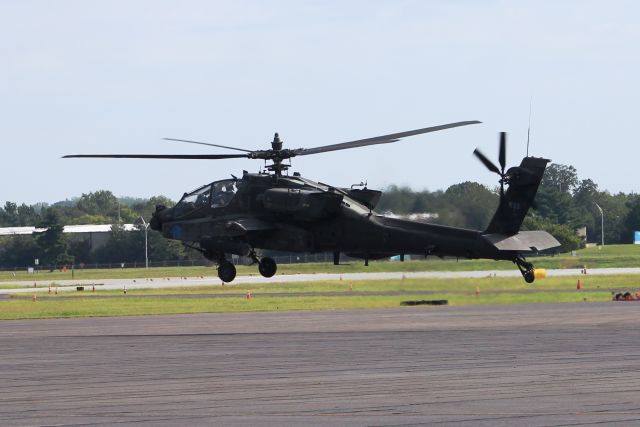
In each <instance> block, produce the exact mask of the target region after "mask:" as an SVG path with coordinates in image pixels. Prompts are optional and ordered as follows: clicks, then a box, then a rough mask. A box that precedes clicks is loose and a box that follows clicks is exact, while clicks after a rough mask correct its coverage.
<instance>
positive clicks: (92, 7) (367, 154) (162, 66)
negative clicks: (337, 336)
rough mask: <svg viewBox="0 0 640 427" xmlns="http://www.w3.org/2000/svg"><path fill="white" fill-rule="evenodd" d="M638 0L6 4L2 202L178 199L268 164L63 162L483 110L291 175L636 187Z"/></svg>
mask: <svg viewBox="0 0 640 427" xmlns="http://www.w3.org/2000/svg"><path fill="white" fill-rule="evenodd" d="M639 17H640V3H638V2H636V1H606V2H605V1H562V0H560V1H541V0H537V1H500V0H486V1H470V0H469V1H465V0H443V1H436V0H433V1H426V0H416V1H410V0H394V1H375V0H367V1H358V0H351V1H346V2H345V1H330V0H325V1H192V0H191V1H190V0H186V1H180V2H178V1H157V0H153V1H118V0H109V1H99V0H96V1H91V2H87V1H65V0H60V1H56V2H50V1H30V0H24V1H19V2H16V1H10V0H0V35H1V37H0V58H2V66H1V67H0V130H1V134H0V138H1V139H0V141H1V142H0V144H1V147H2V162H1V166H0V182H1V183H2V184H1V185H0V203H2V204H4V202H5V201H7V200H9V201H14V202H18V203H27V204H31V203H37V202H47V203H53V202H56V201H59V200H65V199H71V198H74V197H78V196H80V195H81V194H82V193H88V192H91V191H97V190H101V189H105V190H110V191H112V192H113V193H114V194H116V195H118V196H131V197H150V196H153V195H158V194H162V195H166V196H168V197H170V198H172V199H174V200H176V199H178V198H180V196H181V195H182V193H184V192H185V191H189V190H192V189H194V188H196V187H198V186H200V185H202V184H205V183H208V182H212V181H215V180H219V179H224V178H228V177H230V174H232V173H233V174H236V175H239V174H241V173H242V170H243V169H244V170H248V171H250V172H257V171H258V170H259V169H260V168H261V166H262V165H263V163H262V162H260V161H258V160H248V159H240V160H235V159H234V160H215V161H202V160H199V161H185V160H180V161H176V160H102V159H89V160H87V159H61V156H63V155H65V154H105V153H125V154H138V153H148V154H162V153H175V154H198V153H203V154H216V153H221V154H227V153H234V152H229V151H226V150H224V149H216V148H211V147H203V146H197V145H191V144H180V143H175V142H167V141H163V140H162V139H161V138H163V137H172V138H182V139H193V140H199V141H206V142H211V143H216V144H222V145H230V146H236V147H239V148H243V149H265V148H268V147H269V145H268V144H269V141H271V139H272V138H273V133H274V132H279V133H280V136H281V138H282V139H283V140H284V142H285V147H288V148H300V147H315V146H320V145H326V144H335V143H339V142H344V141H350V140H354V139H361V138H367V137H373V136H376V135H383V134H388V133H393V132H400V131H405V130H411V129H417V128H422V127H426V126H432V125H438V124H444V123H450V122H456V121H463V120H480V121H482V122H483V123H482V124H479V125H473V126H467V127H464V128H456V129H449V130H445V131H441V132H438V133H430V134H426V135H421V136H414V137H410V138H406V139H404V140H402V141H400V142H397V143H394V144H385V145H376V146H370V147H365V148H357V149H353V150H346V151H337V152H332V153H325V154H318V155H315V156H305V157H299V158H294V159H293V160H292V162H293V167H292V169H291V171H299V172H301V173H302V174H303V176H305V177H307V178H310V179H314V180H318V181H322V182H326V183H330V184H332V185H335V186H350V185H351V184H354V183H358V182H361V181H367V182H368V184H369V188H373V189H384V188H386V187H387V186H389V185H391V184H397V185H407V186H410V187H411V188H413V189H415V190H423V189H428V190H431V191H434V190H438V189H446V188H447V187H448V186H450V185H452V184H456V183H460V182H464V181H477V182H480V183H483V184H486V185H487V186H489V187H491V188H493V187H494V186H496V185H497V179H498V178H497V176H496V175H494V174H492V173H490V172H488V171H487V170H486V169H485V168H484V167H483V166H482V164H481V163H480V162H478V161H477V160H476V159H475V158H474V157H473V155H472V152H473V150H474V148H476V147H480V149H481V150H482V151H483V152H484V153H485V154H487V156H488V157H490V158H492V159H497V150H498V132H500V131H506V132H508V133H509V136H508V142H509V146H508V156H507V157H508V163H509V165H516V164H518V163H519V162H520V160H521V158H522V157H523V156H524V155H525V153H526V139H527V127H528V120H529V103H530V100H531V101H532V114H531V154H532V155H535V156H539V157H546V158H549V159H552V160H553V161H554V162H556V163H562V164H569V165H573V166H575V167H576V169H577V170H578V174H579V176H580V178H581V179H584V178H591V179H593V180H594V181H595V182H596V183H598V184H599V185H600V188H601V189H606V190H609V191H611V192H613V193H616V192H620V191H622V192H625V193H629V192H638V191H640V168H638V167H637V166H636V165H637V163H638V158H640V144H638V141H637V136H636V135H637V132H636V123H637V121H638V120H637V117H638V114H639V112H640V111H639V108H638V104H639V100H640V89H639V88H640V84H639V82H638V79H639V78H640V54H639V53H640V51H639V50H640V26H638V25H637V21H638V18H639Z"/></svg>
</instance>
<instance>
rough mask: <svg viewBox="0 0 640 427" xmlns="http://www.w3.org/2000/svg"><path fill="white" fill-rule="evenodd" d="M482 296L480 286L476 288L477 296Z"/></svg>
mask: <svg viewBox="0 0 640 427" xmlns="http://www.w3.org/2000/svg"><path fill="white" fill-rule="evenodd" d="M478 295H480V286H476V296H478Z"/></svg>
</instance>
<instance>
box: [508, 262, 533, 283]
mask: <svg viewBox="0 0 640 427" xmlns="http://www.w3.org/2000/svg"><path fill="white" fill-rule="evenodd" d="M513 262H515V263H516V265H517V266H518V268H519V269H520V273H522V277H524V281H525V282H527V283H533V282H534V280H536V274H535V271H536V270H535V268H533V264H531V263H530V262H527V261H526V260H525V259H524V258H522V257H519V258H516V259H515V260H514V261H513Z"/></svg>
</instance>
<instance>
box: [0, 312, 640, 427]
mask: <svg viewBox="0 0 640 427" xmlns="http://www.w3.org/2000/svg"><path fill="white" fill-rule="evenodd" d="M639 310H640V306H639V305H637V304H634V303H624V302H617V303H616V302H609V303H579V304H548V305H547V304H540V305H525V306H469V307H429V308H426V307H420V308H405V309H392V310H366V311H338V312H285V313H278V312H270V313H245V314H201V315H180V316H156V317H133V318H131V317H129V318H93V319H91V318H89V319H59V320H42V321H41V320H36V321H3V322H0V326H1V327H0V367H1V368H0V424H2V425H3V426H22V425H60V424H64V425H80V424H82V425H85V424H91V425H112V424H116V423H123V424H136V425H152V424H153V425H225V426H247V425H251V426H256V425H265V426H286V425H304V426H321V425H322V426H326V425H331V426H365V425H366V426H412V425H423V424H426V423H443V424H445V425H456V426H458V425H462V426H465V425H469V426H477V425H486V426H496V425H527V426H551V425H575V424H606V425H616V424H617V425H631V424H634V425H637V424H639V423H640V400H639V399H638V396H640V369H639V367H640V328H638V320H639V319H640V312H639Z"/></svg>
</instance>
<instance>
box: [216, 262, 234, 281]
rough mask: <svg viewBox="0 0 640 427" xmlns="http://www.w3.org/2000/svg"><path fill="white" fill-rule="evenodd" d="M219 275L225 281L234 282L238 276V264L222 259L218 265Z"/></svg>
mask: <svg viewBox="0 0 640 427" xmlns="http://www.w3.org/2000/svg"><path fill="white" fill-rule="evenodd" d="M218 277H219V278H220V280H222V281H223V282H227V283H228V282H233V279H235V278H236V266H235V265H233V263H231V262H229V261H227V260H224V261H221V262H220V264H219V265H218Z"/></svg>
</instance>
